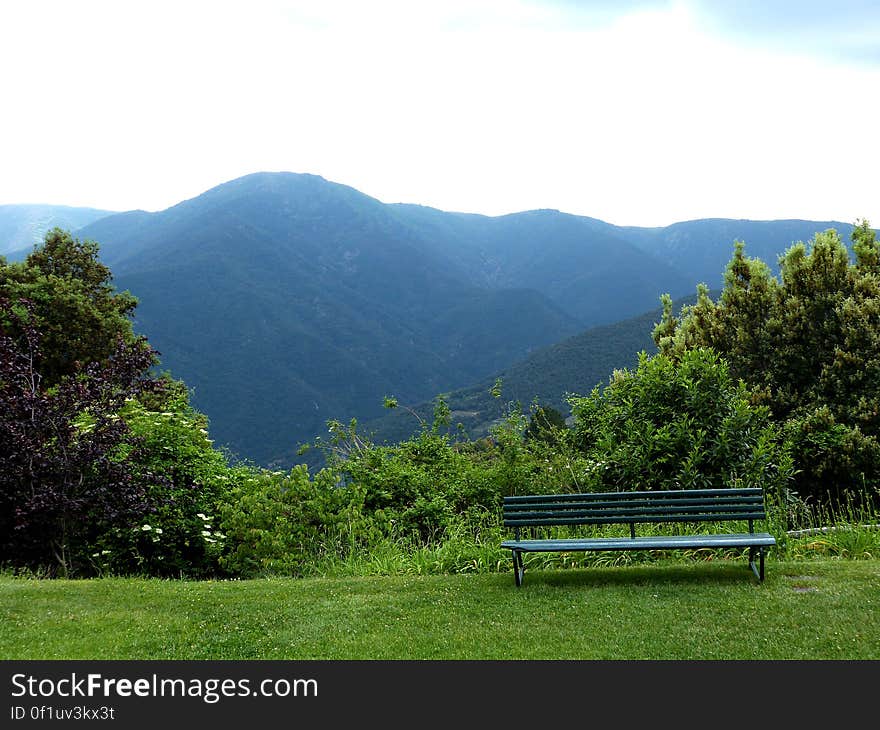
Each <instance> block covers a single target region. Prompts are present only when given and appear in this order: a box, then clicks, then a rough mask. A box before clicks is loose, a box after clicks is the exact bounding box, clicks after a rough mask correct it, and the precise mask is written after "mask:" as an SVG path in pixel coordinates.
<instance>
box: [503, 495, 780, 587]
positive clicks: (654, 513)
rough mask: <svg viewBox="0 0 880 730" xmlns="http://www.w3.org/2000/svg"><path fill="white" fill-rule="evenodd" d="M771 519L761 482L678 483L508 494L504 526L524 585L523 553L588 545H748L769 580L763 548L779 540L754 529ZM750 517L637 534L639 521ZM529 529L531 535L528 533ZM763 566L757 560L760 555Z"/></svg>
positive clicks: (517, 577) (751, 561)
mask: <svg viewBox="0 0 880 730" xmlns="http://www.w3.org/2000/svg"><path fill="white" fill-rule="evenodd" d="M764 519H766V513H765V510H764V495H763V490H762V489H760V488H744V489H733V488H728V489H677V490H658V491H653V492H593V493H582V494H531V495H517V496H512V497H505V498H504V506H503V520H504V526H505V527H508V528H511V529H513V531H514V539H513V540H507V541H505V542H502V543H501V547H503V548H509V549H510V550H511V552H512V553H513V572H514V579H515V581H516V585H517V586H521V585H522V580H523V571H524V570H525V568H524V566H523V553H527V552H570V551H584V550H680V549H693V548H713V549H714V548H743V549H745V548H748V549H749V567H750V568H751V569H752V571H753V572H754V573H755V576H756V577H757V578H758V580H759V581H763V580H764V552H765V550H766V549H767V548H768V547H770V546H772V545H775V544H776V539H775V538H774V537H773V536H772V535H770V534H769V533H766V532H755V531H754V523H755V521H756V520H764ZM674 522H680V523H698V522H711V523H722V522H741V523H745V522H748V532H728V533H722V532H719V531H717V530H716V531H714V532H711V533H707V532H703V533H700V534H691V535H684V534H682V535H637V534H636V525H637V524H646V523H653V524H661V523H674ZM609 524H628V525H629V536H606V537H596V536H589V537H561V538H560V537H556V538H546V539H539V538H538V537H537V534H538V528H550V527H563V526H567V527H573V526H577V525H609ZM525 530H528V531H529V533H530V534H531V539H523V532H524V531H525ZM756 557H758V559H759V566H756V565H755V558H756Z"/></svg>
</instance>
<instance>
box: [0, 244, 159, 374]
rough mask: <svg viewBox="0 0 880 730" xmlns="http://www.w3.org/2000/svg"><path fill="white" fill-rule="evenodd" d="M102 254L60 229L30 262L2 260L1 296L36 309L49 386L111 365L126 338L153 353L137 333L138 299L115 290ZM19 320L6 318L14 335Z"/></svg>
mask: <svg viewBox="0 0 880 730" xmlns="http://www.w3.org/2000/svg"><path fill="white" fill-rule="evenodd" d="M98 250H99V247H98V244H97V243H96V242H94V241H79V240H77V239H75V238H73V237H72V236H71V235H70V233H68V232H66V231H62V230H61V229H59V228H55V229H53V230H51V231H49V232H48V233H46V235H45V238H44V241H43V243H42V244H41V245H39V246H36V247H35V248H34V251H33V252H32V253H31V254H30V255H28V257H27V258H26V259H25V261H23V262H21V263H6V262H5V261H0V296H2V297H5V298H7V299H8V300H10V301H11V302H13V303H15V302H18V301H20V300H27V301H30V302H31V303H32V304H33V308H32V310H31V311H30V313H29V315H28V316H29V317H31V318H33V322H34V324H35V325H36V326H37V327H38V329H39V330H40V333H41V340H40V354H39V361H38V362H37V363H36V367H37V369H38V370H39V372H40V374H41V376H42V380H43V383H44V385H45V386H46V387H48V386H51V385H54V384H56V383H58V382H59V381H60V380H61V378H63V377H64V376H67V375H72V374H74V373H75V372H77V371H78V370H79V369H80V368H81V367H85V366H86V365H88V364H89V363H94V362H99V363H100V362H106V361H107V360H108V359H109V358H110V357H111V356H112V355H113V354H114V352H115V350H116V343H117V340H119V339H120V338H121V339H122V340H123V341H124V342H126V343H128V345H129V346H132V347H140V348H142V349H146V348H147V345H146V343H145V342H144V341H143V340H141V339H139V338H137V337H136V336H135V335H134V332H133V330H132V324H131V315H132V313H133V311H134V309H135V307H136V306H137V299H135V298H134V297H133V296H132V295H131V294H130V293H129V292H117V291H116V290H115V288H114V286H113V284H112V279H113V276H112V274H111V272H110V269H109V268H108V267H107V266H105V265H104V264H102V263H101V262H100V261H99V259H98ZM21 313H22V312H21V310H19V314H21ZM17 321H20V320H16V319H14V318H10V317H8V316H7V317H6V318H5V322H4V324H5V325H6V327H7V329H10V328H11V329H10V331H11V332H12V333H13V334H14V333H15V332H16V327H17V325H16V322H17ZM19 334H20V332H19Z"/></svg>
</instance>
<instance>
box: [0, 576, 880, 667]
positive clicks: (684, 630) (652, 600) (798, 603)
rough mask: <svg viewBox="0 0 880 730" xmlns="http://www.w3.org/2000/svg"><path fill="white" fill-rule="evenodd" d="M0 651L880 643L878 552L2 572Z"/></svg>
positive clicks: (148, 655) (553, 649)
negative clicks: (474, 570)
mask: <svg viewBox="0 0 880 730" xmlns="http://www.w3.org/2000/svg"><path fill="white" fill-rule="evenodd" d="M0 658H2V659H7V660H11V659H89V660H98V659H146V660H149V659H177V660H183V659H195V660H209V659H210V660H216V659H284V660H290V659H308V660H314V659H319V660H321V659H478V660H484V659H682V660H687V659H725V660H730V659H842V660H850V659H880V561H877V560H839V559H823V560H810V561H805V562H776V561H770V562H768V565H767V579H766V581H765V582H764V583H763V584H759V583H758V582H757V580H756V579H755V577H754V576H753V575H752V574H751V572H750V571H749V570H748V568H747V567H746V566H745V565H744V564H743V563H742V562H741V561H717V562H709V563H700V562H691V563H679V562H676V563H655V564H651V565H645V566H628V567H603V568H597V569H591V570H557V571H537V570H534V571H531V572H530V571H527V572H526V580H525V584H524V585H523V587H522V588H521V589H516V587H515V586H514V585H513V577H512V574H510V573H504V574H478V575H435V576H389V577H383V576H375V577H368V578H309V579H299V580H295V579H284V578H273V579H263V580H252V581H206V582H190V581H163V580H141V579H122V578H103V579H93V580H83V581H63V580H34V579H24V578H13V577H9V576H3V577H0Z"/></svg>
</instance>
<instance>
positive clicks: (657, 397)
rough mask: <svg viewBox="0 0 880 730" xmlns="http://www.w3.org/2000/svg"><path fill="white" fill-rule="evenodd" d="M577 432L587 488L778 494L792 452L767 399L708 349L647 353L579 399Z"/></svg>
mask: <svg viewBox="0 0 880 730" xmlns="http://www.w3.org/2000/svg"><path fill="white" fill-rule="evenodd" d="M572 410H573V412H574V415H575V419H576V425H575V428H574V438H575V441H576V443H577V445H578V447H579V449H580V450H581V451H582V452H583V453H585V454H586V455H587V457H588V459H589V460H590V463H591V465H592V469H591V471H590V472H589V478H588V480H587V481H586V483H585V484H583V487H585V488H587V489H591V490H596V489H620V490H628V489H696V488H720V487H755V486H763V487H764V488H765V489H766V490H767V491H768V492H769V493H770V494H781V493H784V490H785V489H786V488H787V486H788V481H789V479H790V478H791V475H792V466H791V457H790V455H789V454H788V450H787V447H786V445H785V444H784V443H783V439H782V438H781V437H780V434H779V433H778V431H777V429H776V428H775V426H774V424H773V423H772V421H771V419H770V412H769V409H768V408H767V407H766V406H758V405H754V404H753V403H752V402H751V398H750V394H749V391H748V389H747V388H746V386H745V384H744V383H743V382H742V381H737V380H735V379H734V378H733V377H732V376H731V374H730V371H729V368H728V366H727V364H726V363H725V362H724V361H723V360H722V359H721V358H720V357H719V356H718V355H717V354H716V353H714V352H713V351H712V350H704V349H695V350H689V351H687V352H685V353H683V355H682V356H681V358H680V359H679V360H678V361H677V362H674V361H673V360H672V359H671V358H669V357H667V356H666V355H662V354H659V355H656V356H654V357H653V358H649V357H648V356H647V355H646V354H644V353H642V355H641V357H640V358H639V365H638V368H637V369H636V370H635V371H628V370H624V371H617V372H615V373H614V376H613V377H612V379H611V382H610V384H609V385H608V386H606V387H605V388H604V389H599V388H596V389H595V390H594V391H593V392H592V394H590V395H589V396H588V397H582V398H573V399H572Z"/></svg>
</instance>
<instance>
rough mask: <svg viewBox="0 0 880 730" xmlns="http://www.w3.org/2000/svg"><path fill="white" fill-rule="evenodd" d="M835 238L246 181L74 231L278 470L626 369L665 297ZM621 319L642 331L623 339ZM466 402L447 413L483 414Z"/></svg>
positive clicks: (232, 431)
mask: <svg viewBox="0 0 880 730" xmlns="http://www.w3.org/2000/svg"><path fill="white" fill-rule="evenodd" d="M827 227H835V228H837V229H838V230H839V232H840V233H841V235H842V236H843V237H844V238H845V239H847V238H848V236H849V233H850V232H851V230H852V226H851V225H849V224H842V223H839V222H833V221H832V222H815V221H798V220H794V221H792V220H782V221H778V222H777V221H750V220H748V219H724V218H714V219H713V218H707V219H699V220H697V221H683V222H680V223H676V224H672V226H667V227H662V228H639V227H632V226H630V227H625V226H616V225H612V224H609V223H605V222H603V221H601V220H599V219H596V218H590V217H586V216H577V215H573V214H569V213H562V212H560V211H557V210H553V209H548V208H544V209H536V210H532V211H521V212H518V213H510V214H506V215H503V216H485V215H481V214H476V213H457V212H446V211H442V210H439V209H436V208H431V207H429V206H420V205H417V204H411V203H383V202H381V201H379V200H377V199H376V198H373V197H371V196H369V195H366V194H364V193H362V192H360V191H358V190H356V189H355V188H352V187H350V186H347V185H342V184H340V183H335V182H331V181H329V180H327V179H325V178H323V177H322V176H320V175H311V174H300V173H292V172H257V173H252V174H250V175H245V176H242V177H240V178H236V179H234V180H230V181H227V182H225V183H221V184H220V185H217V186H215V187H213V188H211V189H210V190H207V191H205V192H204V193H202V194H201V195H198V196H195V197H193V198H189V199H187V200H184V201H181V202H180V203H177V204H176V205H173V206H170V207H169V208H166V209H165V210H162V211H157V212H152V213H150V212H146V211H125V212H121V213H113V214H110V215H107V216H103V217H100V218H98V219H96V220H93V221H91V222H90V223H89V224H88V225H86V226H83V227H81V228H78V229H76V230H75V231H74V233H75V235H77V236H78V237H80V238H90V239H92V240H95V241H97V242H98V243H99V244H100V255H101V257H102V260H104V261H105V263H107V264H108V265H109V266H110V267H111V269H112V271H113V274H114V278H115V283H116V285H117V287H118V288H120V289H128V290H130V291H131V292H132V293H133V294H135V296H136V297H138V299H139V300H140V304H139V306H138V308H137V310H136V312H135V329H136V331H138V332H139V333H141V334H144V335H146V336H147V337H148V339H149V340H150V342H151V343H152V344H153V345H154V347H156V348H157V349H158V350H159V351H160V353H161V359H162V367H163V368H166V369H168V370H170V371H171V373H172V375H174V376H176V377H180V378H181V379H183V380H184V381H185V382H186V383H187V385H188V386H189V387H190V388H191V389H192V390H193V403H194V405H195V406H196V407H197V408H199V409H200V410H201V411H203V412H204V413H205V414H206V415H207V416H208V417H209V419H210V420H211V430H212V436H213V437H214V438H215V441H217V442H218V444H223V445H226V446H227V447H228V448H229V449H231V451H232V452H233V453H234V454H236V455H238V456H240V457H242V458H246V459H251V460H254V461H256V462H258V463H262V464H274V465H288V464H291V463H293V462H295V461H296V460H297V458H296V456H295V454H296V448H297V446H298V445H299V444H301V443H307V442H310V441H312V440H313V439H314V437H315V436H316V435H318V434H320V433H323V432H325V431H326V422H327V420H329V419H339V420H348V419H349V418H352V417H357V418H358V419H359V420H360V421H361V422H363V423H371V424H373V423H376V424H379V423H387V422H386V421H383V414H384V411H383V409H382V401H383V398H384V396H386V395H392V394H393V395H394V396H395V397H397V398H399V400H400V402H402V403H417V404H424V403H427V402H429V401H430V399H431V398H433V397H434V396H436V395H437V394H440V393H449V392H457V391H459V390H461V389H465V388H467V387H477V385H479V387H480V388H483V389H486V388H487V387H488V386H486V383H487V382H489V381H491V380H494V378H495V377H496V376H497V375H498V374H501V376H502V379H504V377H505V374H507V381H508V382H507V384H506V386H505V391H506V392H505V399H507V397H508V395H509V396H510V397H511V398H515V399H518V400H521V401H522V402H523V403H524V404H527V403H528V402H530V401H531V399H532V397H535V396H540V397H541V398H546V397H549V396H548V395H547V393H548V392H550V391H546V388H552V389H555V391H561V390H566V389H568V390H571V389H577V387H578V386H579V385H581V384H583V383H586V382H587V381H589V380H590V379H591V378H592V377H593V375H594V374H595V373H596V372H599V371H600V370H601V369H602V368H605V367H607V366H609V365H611V364H612V363H623V364H624V365H625V364H626V363H628V362H630V361H631V360H632V359H633V358H634V356H635V352H636V351H635V350H633V349H632V348H633V347H635V346H637V345H638V344H639V343H642V344H644V343H645V342H646V339H645V338H648V339H649V335H650V331H649V330H650V327H648V323H646V322H644V321H643V318H644V317H645V316H648V315H646V314H645V313H646V312H650V313H656V311H657V306H658V302H659V297H660V295H661V294H663V293H669V294H671V295H672V296H673V298H675V299H676V300H681V299H683V298H685V297H687V296H689V295H690V294H691V293H692V292H694V291H695V289H696V285H697V283H699V282H701V281H703V282H706V283H707V284H709V285H710V286H713V288H714V286H715V285H717V283H718V282H719V281H720V279H721V277H722V276H723V270H724V266H725V264H726V263H727V261H728V260H729V258H730V255H731V253H732V250H733V241H734V240H735V239H741V240H744V241H745V242H746V254H747V255H750V256H759V257H761V258H764V259H765V260H767V262H768V264H771V266H772V264H773V263H775V258H776V256H777V255H778V254H780V253H782V252H783V251H784V250H785V248H787V247H788V246H789V245H790V244H791V243H793V242H795V241H796V240H808V239H809V238H811V237H812V235H814V234H815V233H816V232H817V231H819V230H824V229H825V228H827ZM769 252H772V254H769ZM768 256H770V258H767V257H768ZM650 316H655V315H654V314H651V315H650ZM630 320H632V321H630ZM620 322H629V323H630V324H629V325H627V327H631V328H634V327H635V326H636V325H635V322H641V324H642V325H643V326H645V327H648V330H647V331H642V332H641V333H639V334H638V336H636V335H635V334H632V336H630V335H621V334H620V333H619V332H617V333H616V332H615V329H614V325H616V324H617V323H620ZM650 324H651V326H652V323H650ZM602 327H609V328H610V329H607V330H602V329H601V328H602ZM588 332H590V333H592V334H591V335H589V336H586V333H588ZM580 335H584V336H585V337H586V340H585V341H586V342H590V343H592V344H591V345H590V347H593V350H592V351H590V350H589V348H586V349H585V348H584V347H569V349H568V350H566V348H565V347H561V348H560V349H558V350H557V351H556V353H557V354H556V355H554V357H555V358H556V359H557V360H558V362H557V365H559V367H557V366H556V365H554V366H553V368H552V370H553V372H555V373H557V374H556V375H554V376H553V377H555V378H556V379H557V380H556V382H555V383H553V382H551V380H548V379H547V375H548V372H549V369H550V368H549V366H543V367H544V374H543V375H542V369H541V367H539V366H535V365H534V362H537V360H534V359H530V358H532V356H533V355H535V354H536V353H540V352H542V351H543V350H545V349H547V348H553V347H555V346H557V345H561V343H564V342H569V341H570V340H571V339H572V338H577V337H578V336H580ZM612 350H613V352H612ZM566 352H567V353H568V354H567V355H566V354H564V353H566ZM590 352H592V353H593V354H590ZM560 353H563V354H560ZM566 357H569V358H570V360H571V362H570V363H569V365H564V366H563V363H562V360H564V359H565V358H566ZM585 359H586V360H587V361H589V362H590V363H592V364H590V365H589V367H585V366H582V370H583V372H579V371H578V362H581V363H583V362H584V360H585ZM523 362H532V364H533V365H532V366H531V367H532V370H531V371H529V370H528V368H525V369H524V367H520V366H519V364H520V363H523ZM619 366H620V365H619V364H613V367H619ZM514 367H515V368H516V369H515V370H514V371H511V368H514ZM613 367H612V369H613ZM510 372H514V373H526V372H530V373H531V374H530V375H528V376H526V375H522V377H520V376H519V375H517V376H516V377H513V376H511V375H510ZM608 375H610V370H609V371H608V372H605V373H604V377H607V376H608ZM517 378H519V380H517ZM564 378H568V379H570V380H571V384H570V385H566V386H565V387H564V388H561V387H560V384H561V381H562V379H564ZM584 378H586V380H584ZM519 381H522V382H521V383H520V382H519ZM517 383H519V385H517ZM530 383H531V384H532V385H533V386H534V387H533V389H534V390H536V392H535V393H531V394H526V391H527V390H528V386H529V384H530ZM474 384H477V385H474ZM489 384H490V385H491V383H489ZM545 386H546V388H545ZM545 391H546V392H545ZM554 397H555V396H554ZM462 398H463V405H462V406H461V408H457V410H460V411H462V412H468V413H470V412H472V411H474V410H475V408H472V407H471V406H469V405H468V404H467V402H465V401H467V398H465V397H464V396H462ZM554 402H555V401H554ZM551 404H552V403H548V405H551ZM471 405H473V404H472V403H471ZM384 415H387V414H384ZM474 426H475V427H477V424H474ZM395 428H396V427H395ZM479 428H482V426H479ZM392 432H394V429H391V431H389V433H392Z"/></svg>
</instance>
